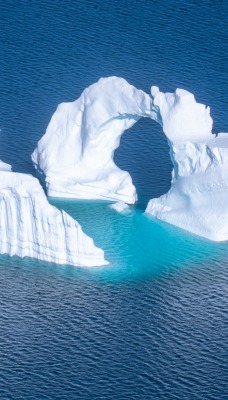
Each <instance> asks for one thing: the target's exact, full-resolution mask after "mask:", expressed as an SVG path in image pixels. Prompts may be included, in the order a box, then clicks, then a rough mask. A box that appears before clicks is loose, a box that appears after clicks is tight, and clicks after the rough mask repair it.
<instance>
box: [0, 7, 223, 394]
mask: <svg viewBox="0 0 228 400" xmlns="http://www.w3.org/2000/svg"><path fill="white" fill-rule="evenodd" d="M112 75H116V76H120V77H123V78H125V79H126V80H127V81H128V82H129V83H131V84H133V85H135V86H136V87H137V88H140V89H143V90H144V91H145V92H148V93H149V92H150V87H151V85H157V86H159V87H160V89H161V90H162V91H174V90H175V89H176V88H177V87H180V88H184V89H187V90H189V91H191V92H193V93H194V94H195V97H196V99H197V101H199V102H202V103H204V104H206V105H209V106H210V107H211V114H212V117H213V119H214V132H221V131H223V132H228V118H227V111H228V79H227V78H228V2H227V1H225V0H220V1H215V0H198V1H196V0H188V1H184V0H169V1H162V0H153V1H152V0H147V1H146V0H137V1H136V0H123V1H120V0H110V1H109V2H108V1H101V0H78V1H76V0H75V1H74V0H65V1H60V0H52V1H51V0H36V1H35V0H4V1H3V0H0V94H1V95H0V159H1V160H3V161H5V162H7V163H10V164H12V166H13V170H14V171H19V172H27V173H30V174H33V175H35V171H34V169H33V166H32V163H31V159H30V155H31V153H32V152H33V150H34V149H35V147H36V144H37V141H38V140H39V139H40V138H41V137H42V135H43V134H44V132H45V129H46V126H47V124H48V122H49V120H50V118H51V116H52V114H53V112H54V111H55V109H56V107H57V105H58V103H60V102H63V101H73V100H75V99H76V98H78V97H79V96H80V94H81V92H82V91H83V90H84V88H86V87H87V86H89V85H90V84H92V83H94V82H96V81H97V80H98V79H99V78H100V77H106V76H112ZM115 160H116V163H117V164H118V165H119V166H120V167H121V168H122V169H125V170H128V171H129V172H130V174H131V176H132V178H133V182H134V184H135V186H136V188H137V191H138V196H139V201H138V203H137V204H136V205H135V206H134V207H131V210H130V212H129V213H128V214H125V215H124V214H118V213H117V212H116V211H115V210H111V209H110V208H109V205H108V204H107V203H102V202H90V201H84V202H82V201H81V202H79V201H67V200H66V201H63V200H62V201H60V200H57V199H52V200H50V201H51V202H52V204H54V205H56V206H57V207H59V208H64V209H65V210H66V211H68V212H69V213H70V214H71V215H72V216H73V217H75V218H76V219H77V220H78V221H79V222H80V223H81V224H82V226H83V229H84V231H85V232H86V233H88V234H89V235H91V236H92V237H93V238H94V240H95V243H96V244H97V245H98V246H100V247H102V248H103V249H104V250H105V255H106V258H107V259H108V260H109V261H110V265H109V266H105V267H99V268H73V267H70V266H67V265H66V266H58V265H55V264H50V263H44V262H38V261H36V260H32V259H29V258H25V259H20V258H17V257H12V258H10V257H8V256H6V255H4V256H0V400H93V399H94V400H147V399H153V400H227V399H228V365H227V364H228V362H227V361H228V316H227V310H228V243H213V242H210V241H208V240H204V239H202V238H199V237H197V236H194V235H191V234H189V233H187V232H184V231H182V230H181V229H178V228H175V227H173V226H171V225H168V224H165V223H162V222H159V221H156V220H152V219H149V218H147V217H146V216H145V215H144V213H143V212H144V210H145V206H146V204H147V202H148V200H149V199H150V198H153V197H157V196H160V195H161V194H164V193H165V192H166V191H167V190H168V189H169V187H170V181H171V169H172V166H171V163H170V159H169V149H168V145H167V143H166V139H165V136H164V134H163V132H162V129H161V127H159V126H158V125H157V124H156V123H154V122H153V121H151V120H147V119H142V120H140V121H139V122H138V123H137V124H136V125H135V126H134V127H133V128H131V129H130V130H128V131H127V132H126V133H125V134H124V135H123V136H122V139H121V143H120V147H119V149H118V150H117V151H116V153H115Z"/></svg>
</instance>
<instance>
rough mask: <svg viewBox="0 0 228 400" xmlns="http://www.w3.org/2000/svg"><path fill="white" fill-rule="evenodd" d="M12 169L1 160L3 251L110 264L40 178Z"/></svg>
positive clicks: (79, 263) (77, 263)
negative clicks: (46, 191)
mask: <svg viewBox="0 0 228 400" xmlns="http://www.w3.org/2000/svg"><path fill="white" fill-rule="evenodd" d="M10 171H11V166H9V165H8V164H5V163H2V162H0V221H1V223H0V254H9V255H10V256H13V255H17V256H19V257H25V256H28V257H33V258H36V259H38V260H43V261H49V262H53V263H57V264H69V265H74V266H98V265H105V264H107V261H105V259H104V252H103V250H101V249H99V248H97V247H95V245H94V243H93V240H92V239H91V238H90V237H89V236H87V235H86V234H85V233H83V231H82V229H81V226H80V225H79V224H78V222H76V221H75V220H74V219H73V218H71V217H70V216H69V215H68V214H67V213H66V212H64V211H60V210H58V209H57V208H56V207H54V206H52V205H50V204H49V203H48V201H47V198H46V196H45V194H44V191H43V189H42V187H41V185H40V183H39V181H38V179H36V178H34V177H33V176H30V175H26V174H20V173H14V172H10Z"/></svg>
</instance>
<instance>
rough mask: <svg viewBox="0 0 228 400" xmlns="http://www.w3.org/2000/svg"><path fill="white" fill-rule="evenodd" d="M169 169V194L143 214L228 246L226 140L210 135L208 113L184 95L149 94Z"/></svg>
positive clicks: (180, 92)
mask: <svg viewBox="0 0 228 400" xmlns="http://www.w3.org/2000/svg"><path fill="white" fill-rule="evenodd" d="M152 95H154V105H157V107H158V113H159V114H160V116H161V119H160V123H161V125H162V126H163V130H164V132H165V134H166V136H167V138H168V142H169V145H170V156H171V160H172V163H173V167H174V168H173V172H172V182H171V189H170V190H169V192H168V193H167V194H165V195H163V196H161V197H160V198H158V199H152V200H150V201H149V203H148V206H147V208H146V213H149V214H151V215H153V216H154V217H156V218H159V219H161V220H163V221H166V222H168V223H171V224H173V225H176V226H178V227H180V228H183V229H186V230H187V231H189V232H192V233H194V234H197V235H199V236H203V237H205V238H208V239H210V240H214V241H224V240H228V201H227V200H228V134H226V133H220V134H219V135H218V137H215V136H213V135H212V134H211V129H212V122H213V121H212V119H211V117H210V110H209V108H206V107H205V106H204V105H203V104H198V103H196V101H195V99H194V96H193V95H192V94H191V93H189V92H186V91H183V90H180V89H178V90H176V92H175V93H174V94H171V93H168V94H163V93H161V92H159V90H154V88H152Z"/></svg>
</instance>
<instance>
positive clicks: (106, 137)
mask: <svg viewBox="0 0 228 400" xmlns="http://www.w3.org/2000/svg"><path fill="white" fill-rule="evenodd" d="M153 114H154V112H153V110H152V99H151V97H150V96H149V95H148V94H146V93H144V92H143V91H142V90H138V89H136V88H135V87H134V86H131V85H130V84H129V83H128V82H126V80H124V79H122V78H116V77H110V78H103V79H100V80H99V81H98V82H97V83H95V84H93V85H92V86H90V87H89V88H87V89H85V90H84V92H83V93H82V95H81V96H80V98H79V99H78V100H76V101H74V102H72V103H62V104H60V105H59V106H58V108H57V110H56V112H55V113H54V115H53V116H52V119H51V121H50V123H49V125H48V128H47V131H46V133H45V135H44V136H43V137H42V138H41V140H40V141H39V143H38V145H37V148H36V149H35V151H34V152H33V154H32V160H33V163H34V165H35V167H36V168H37V169H38V170H39V171H42V173H43V174H44V176H45V180H46V187H47V193H48V195H49V196H53V197H68V198H79V199H102V200H114V201H115V200H116V201H124V202H126V203H128V204H131V203H134V202H135V201H136V199H137V194H136V190H135V187H134V185H133V184H132V179H131V176H130V175H129V173H128V172H125V171H122V170H121V169H120V168H118V167H117V166H116V164H115V163H114V161H113V156H114V151H115V149H116V148H118V147H119V142H120V138H121V135H122V134H123V132H124V131H125V130H126V129H128V128H130V127H131V126H133V125H134V124H135V123H136V122H137V121H138V120H139V119H140V118H141V117H153ZM154 117H155V115H154Z"/></svg>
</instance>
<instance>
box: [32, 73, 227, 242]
mask: <svg viewBox="0 0 228 400" xmlns="http://www.w3.org/2000/svg"><path fill="white" fill-rule="evenodd" d="M151 95H152V96H149V95H148V94H146V93H144V92H143V91H141V90H138V89H136V88H134V87H133V86H131V85H129V84H128V83H127V82H126V81H125V80H124V79H122V78H117V77H111V78H103V79H100V80H99V81H98V82H97V83H95V84H94V85H92V86H90V87H89V88H87V89H86V90H85V91H84V92H83V93H82V95H81V96H80V98H79V99H78V100H76V101H75V102H72V103H63V104H60V105H59V106H58V108H57V110H56V112H55V113H54V115H53V117H52V119H51V121H50V123H49V125H48V128H47V131H46V133H45V135H44V136H43V137H42V138H41V140H40V141H39V143H38V145H37V148H36V149H35V151H34V153H33V154H32V160H33V162H34V165H35V167H36V168H37V170H38V171H39V172H41V173H42V174H43V175H44V177H45V181H46V186H47V191H48V194H49V195H50V196H56V197H72V198H83V199H104V200H116V201H124V202H126V203H134V202H135V201H136V199H137V195H136V191H135V188H134V186H133V184H132V180H131V177H130V175H129V174H128V173H127V172H124V171H121V170H120V169H119V168H118V167H117V166H116V165H115V163H114V161H113V156H114V151H115V149H116V148H117V147H118V146H119V142H120V137H121V135H122V134H123V132H124V131H125V130H126V129H128V128H130V127H131V126H132V125H134V124H135V123H136V122H137V121H138V120H139V119H140V118H141V117H149V118H151V119H153V120H155V121H157V122H158V123H159V124H160V125H161V126H162V128H163V131H164V133H165V135H166V137H167V140H168V143H169V146H170V156H171V160H172V162H173V173H172V182H171V189H170V191H169V192H168V193H167V194H165V195H163V196H161V197H160V198H159V199H152V200H150V202H149V204H148V206H147V209H146V213H148V214H151V215H153V216H154V217H157V218H159V219H161V220H164V221H166V222H169V223H171V224H174V225H176V226H179V227H181V228H183V229H186V230H188V231H190V232H192V233H195V234H198V235H200V236H203V237H206V238H209V239H212V240H218V241H220V240H227V239H228V202H227V189H228V179H227V172H228V169H227V162H228V140H227V138H228V136H227V135H226V134H219V136H218V137H215V136H213V135H212V124H213V121H212V118H211V116H210V109H209V107H205V105H203V104H200V103H197V102H196V100H195V98H194V95H193V94H191V93H189V92H187V91H186V90H182V89H177V90H176V91H175V93H162V92H160V91H159V88H158V87H156V86H152V88H151Z"/></svg>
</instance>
